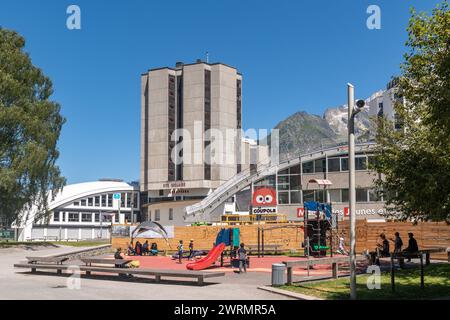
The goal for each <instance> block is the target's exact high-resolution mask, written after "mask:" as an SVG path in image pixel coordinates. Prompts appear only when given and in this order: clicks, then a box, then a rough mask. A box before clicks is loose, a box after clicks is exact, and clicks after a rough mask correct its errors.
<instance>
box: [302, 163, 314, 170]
mask: <svg viewBox="0 0 450 320" xmlns="http://www.w3.org/2000/svg"><path fill="white" fill-rule="evenodd" d="M302 167H303V173H313V172H314V162H312V161H308V162H305V163H303V165H302Z"/></svg>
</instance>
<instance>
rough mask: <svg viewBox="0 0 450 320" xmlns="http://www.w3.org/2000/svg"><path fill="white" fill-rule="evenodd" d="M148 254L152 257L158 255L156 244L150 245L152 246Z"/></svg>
mask: <svg viewBox="0 0 450 320" xmlns="http://www.w3.org/2000/svg"><path fill="white" fill-rule="evenodd" d="M150 254H151V255H152V256H157V255H158V245H157V244H156V242H153V243H152V246H151V247H150Z"/></svg>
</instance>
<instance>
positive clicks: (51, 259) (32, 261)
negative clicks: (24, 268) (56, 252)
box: [26, 257, 69, 264]
mask: <svg viewBox="0 0 450 320" xmlns="http://www.w3.org/2000/svg"><path fill="white" fill-rule="evenodd" d="M26 259H27V260H28V263H30V264H36V263H41V262H44V263H56V264H63V262H65V261H67V260H69V258H67V257H26Z"/></svg>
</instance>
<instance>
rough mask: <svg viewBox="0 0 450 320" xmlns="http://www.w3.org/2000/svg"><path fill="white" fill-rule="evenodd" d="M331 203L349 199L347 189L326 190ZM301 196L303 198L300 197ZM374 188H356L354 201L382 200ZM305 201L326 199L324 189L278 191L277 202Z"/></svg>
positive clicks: (323, 200) (296, 202)
mask: <svg viewBox="0 0 450 320" xmlns="http://www.w3.org/2000/svg"><path fill="white" fill-rule="evenodd" d="M328 192H329V195H330V201H331V203H346V202H348V201H349V199H348V197H349V195H348V189H330V190H328ZM301 196H303V200H302V197H301ZM383 200H385V199H383V197H381V196H379V195H378V194H377V192H376V191H375V190H374V189H371V188H357V189H356V202H379V201H383ZM305 201H317V202H325V201H326V191H324V190H303V191H291V192H285V191H280V190H279V191H278V203H279V204H300V203H302V202H305Z"/></svg>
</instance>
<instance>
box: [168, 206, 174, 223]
mask: <svg viewBox="0 0 450 320" xmlns="http://www.w3.org/2000/svg"><path fill="white" fill-rule="evenodd" d="M169 220H171V221H172V220H173V209H172V208H170V209H169Z"/></svg>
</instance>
